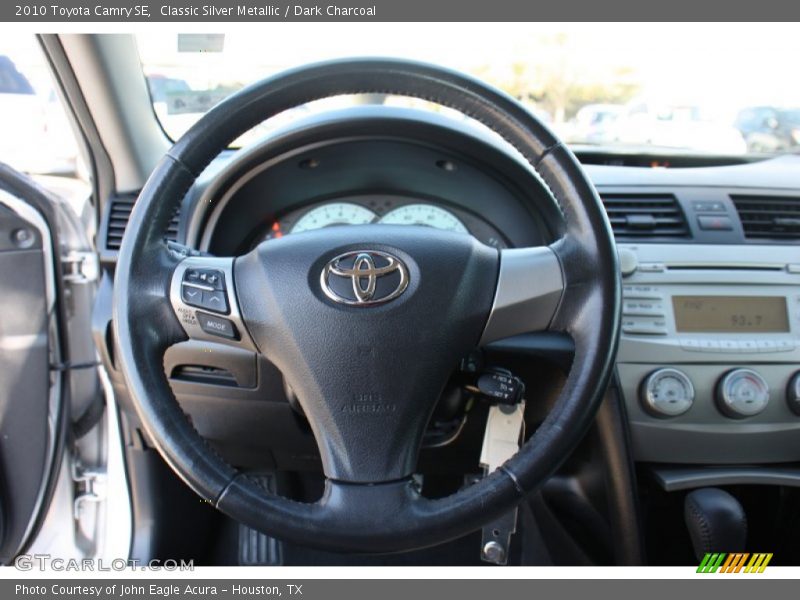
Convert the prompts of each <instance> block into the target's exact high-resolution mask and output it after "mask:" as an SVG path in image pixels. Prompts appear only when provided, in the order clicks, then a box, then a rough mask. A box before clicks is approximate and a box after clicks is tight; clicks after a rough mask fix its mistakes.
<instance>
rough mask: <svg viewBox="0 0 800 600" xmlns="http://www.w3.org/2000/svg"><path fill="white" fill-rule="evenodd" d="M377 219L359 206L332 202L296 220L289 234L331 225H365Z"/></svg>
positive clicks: (350, 203) (366, 209)
mask: <svg viewBox="0 0 800 600" xmlns="http://www.w3.org/2000/svg"><path fill="white" fill-rule="evenodd" d="M377 217H378V215H376V214H375V213H374V212H372V211H371V210H370V209H368V208H365V207H364V206H361V205H359V204H353V203H352V202H332V203H330V204H323V205H322V206H318V207H317V208H312V209H311V210H310V211H308V212H307V213H306V214H304V215H303V216H302V217H300V218H299V219H298V220H297V222H296V223H295V224H294V227H292V229H291V232H290V233H299V232H301V231H309V230H311V229H322V228H323V227H331V226H332V225H366V224H368V223H372V222H373V221H374V220H375V219H376V218H377Z"/></svg>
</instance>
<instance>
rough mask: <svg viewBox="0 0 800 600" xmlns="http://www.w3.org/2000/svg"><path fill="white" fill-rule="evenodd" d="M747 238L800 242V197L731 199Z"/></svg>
mask: <svg viewBox="0 0 800 600" xmlns="http://www.w3.org/2000/svg"><path fill="white" fill-rule="evenodd" d="M731 200H733V203H734V205H735V206H736V211H737V212H738V213H739V220H740V221H741V222H742V228H743V229H744V237H745V238H747V239H765V240H800V198H796V197H795V198H790V197H786V196H731Z"/></svg>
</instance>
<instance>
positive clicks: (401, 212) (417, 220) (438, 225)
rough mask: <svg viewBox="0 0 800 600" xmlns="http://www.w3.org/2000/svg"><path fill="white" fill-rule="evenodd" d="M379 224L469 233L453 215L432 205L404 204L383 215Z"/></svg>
mask: <svg viewBox="0 0 800 600" xmlns="http://www.w3.org/2000/svg"><path fill="white" fill-rule="evenodd" d="M379 223H385V224H389V225H427V226H428V227H434V228H435V229H446V230H447V231H457V232H459V233H469V232H468V231H467V228H466V227H465V226H464V224H463V223H462V222H461V221H460V220H459V219H458V217H456V216H455V215H454V214H453V213H451V212H450V211H448V210H445V209H443V208H439V207H438V206H434V205H433V204H406V205H405V206H400V207H398V208H395V209H394V210H392V211H390V212H388V213H386V214H385V215H383V217H382V218H381V220H380V221H379Z"/></svg>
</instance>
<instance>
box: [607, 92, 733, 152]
mask: <svg viewBox="0 0 800 600" xmlns="http://www.w3.org/2000/svg"><path fill="white" fill-rule="evenodd" d="M613 140H614V141H615V142H618V143H622V144H625V145H635V146H657V147H662V148H680V149H685V150H692V151H697V152H708V153H714V154H744V153H745V152H747V145H746V144H745V141H744V138H743V137H742V134H741V133H740V132H739V131H737V130H736V129H735V128H734V127H732V126H731V125H729V124H725V123H723V122H720V121H718V120H715V119H714V118H712V115H711V114H709V112H708V111H706V110H704V109H703V108H702V107H700V106H697V105H693V104H681V103H669V102H652V101H650V100H635V101H633V102H631V103H630V104H629V105H628V107H627V111H626V112H625V114H624V115H622V116H621V117H620V118H618V119H617V120H616V122H615V124H614V135H613Z"/></svg>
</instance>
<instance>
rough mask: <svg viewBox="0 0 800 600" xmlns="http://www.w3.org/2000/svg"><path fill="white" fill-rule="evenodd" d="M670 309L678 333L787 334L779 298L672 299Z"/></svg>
mask: <svg viewBox="0 0 800 600" xmlns="http://www.w3.org/2000/svg"><path fill="white" fill-rule="evenodd" d="M672 307H673V309H674V310H675V329H676V330H677V331H678V332H692V333H788V332H789V317H788V315H787V312H786V298H784V297H783V296H673V297H672Z"/></svg>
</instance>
